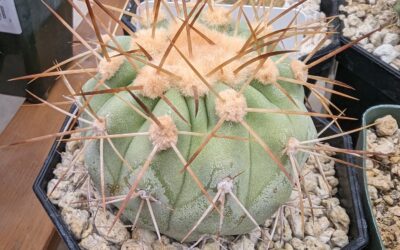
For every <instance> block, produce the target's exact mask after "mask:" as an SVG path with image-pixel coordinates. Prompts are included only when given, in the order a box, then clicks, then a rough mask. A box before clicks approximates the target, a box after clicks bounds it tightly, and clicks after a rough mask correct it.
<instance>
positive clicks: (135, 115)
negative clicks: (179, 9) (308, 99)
mask: <svg viewBox="0 0 400 250" xmlns="http://www.w3.org/2000/svg"><path fill="white" fill-rule="evenodd" d="M183 27H184V26H183V25H182V23H180V24H176V23H174V22H173V21H170V22H169V23H167V24H164V25H162V26H161V27H160V26H158V27H157V28H154V29H153V28H152V27H150V28H147V29H145V28H143V29H140V30H139V31H138V32H137V33H136V36H135V37H130V36H126V37H116V38H115V39H114V41H109V47H112V48H117V47H120V48H121V49H123V50H124V51H142V52H145V53H143V54H145V55H140V57H141V58H142V59H143V60H145V59H150V60H149V62H150V63H151V64H150V63H149V64H143V63H137V61H136V60H134V58H126V57H124V56H123V55H119V56H115V55H116V54H121V53H118V52H117V51H115V50H114V51H112V50H109V54H110V55H111V57H110V58H109V60H108V61H107V59H106V58H104V59H102V61H101V62H100V63H99V66H98V70H99V73H98V74H97V75H96V76H95V77H93V78H92V79H91V80H89V81H88V82H87V83H86V84H85V85H84V87H83V90H84V91H85V92H88V93H90V92H92V91H95V90H101V89H105V88H107V87H110V88H121V87H126V88H127V89H126V90H129V91H126V90H125V91H121V92H119V93H118V95H114V94H112V93H110V94H102V95H96V96H94V97H93V98H92V99H91V100H90V102H89V104H90V106H91V109H92V110H93V112H95V115H96V118H93V119H95V120H96V119H97V121H95V123H96V124H97V125H96V126H97V129H96V130H95V131H94V132H89V133H88V134H87V136H90V135H93V134H95V135H105V134H108V135H113V134H131V136H129V137H125V138H114V139H112V143H113V145H111V144H110V142H109V141H104V142H103V141H101V142H100V141H97V142H95V143H90V145H89V146H88V147H87V150H86V152H85V163H86V165H87V167H88V168H89V172H90V175H91V177H92V179H93V180H94V181H95V183H96V185H97V187H99V189H103V191H105V193H106V196H119V195H126V194H128V193H130V190H131V195H132V199H131V200H129V202H127V205H126V208H125V207H124V209H123V210H124V212H123V216H124V217H125V218H127V219H129V220H131V221H132V222H133V221H134V220H135V218H136V216H137V213H138V210H139V207H140V206H141V202H142V200H143V199H144V198H143V197H141V196H144V197H147V196H146V195H149V197H150V196H151V197H153V198H154V199H155V200H157V201H158V202H154V204H152V210H153V213H154V217H155V220H156V223H157V226H158V229H159V231H160V232H161V233H163V234H165V235H168V236H170V237H172V238H175V239H177V240H182V239H184V240H195V239H198V238H199V237H200V236H201V235H204V234H217V233H219V234H220V235H237V234H244V233H247V232H249V231H250V230H252V229H253V228H254V227H255V226H256V225H258V224H262V223H263V222H264V221H265V220H266V219H267V218H268V217H270V216H271V215H272V214H273V213H274V212H275V211H276V210H277V208H278V207H279V206H280V205H281V204H282V203H284V202H286V201H287V200H288V198H289V196H290V194H291V191H292V186H291V183H290V182H291V180H290V179H288V178H291V177H290V176H291V175H292V174H293V171H292V167H291V165H290V161H289V158H288V156H287V155H286V153H285V152H284V151H285V149H287V146H288V143H289V142H290V141H291V140H292V141H296V140H300V141H302V140H310V139H314V138H315V137H316V132H315V127H314V124H313V122H312V120H311V118H310V117H309V116H304V115H293V114H289V113H288V114H287V113H285V111H286V110H291V111H293V112H299V113H300V112H307V110H306V108H305V106H304V104H303V101H304V90H303V86H302V85H300V84H294V83H293V82H288V81H285V80H280V79H286V78H287V79H289V80H290V79H292V80H294V81H306V80H307V69H306V67H305V65H304V64H303V63H302V62H300V61H297V60H295V59H290V58H289V57H286V56H284V57H282V56H281V55H279V54H282V55H283V54H285V53H287V52H290V51H281V50H280V51H278V50H276V48H277V46H276V43H272V44H271V45H270V46H264V47H262V48H260V49H258V50H255V49H252V48H254V46H256V45H252V46H248V48H246V52H245V53H243V55H242V56H237V55H238V52H239V51H240V50H241V49H242V46H243V45H244V44H245V43H246V39H247V37H246V36H244V35H243V34H248V33H249V32H250V31H249V30H248V28H243V27H242V30H240V31H239V32H237V33H238V34H234V32H233V30H234V24H233V23H231V17H230V16H229V15H228V14H227V10H225V9H219V8H214V9H213V10H211V9H210V8H209V9H208V10H205V11H204V12H203V13H202V16H201V17H200V20H199V22H198V23H197V24H196V29H197V30H198V31H199V32H194V31H193V30H191V31H190V41H191V43H190V44H189V43H188V38H187V35H186V33H185V32H182V34H181V35H180V36H178V37H177V38H176V39H175V37H174V36H175V35H176V34H177V33H178V32H180V31H181V30H183V29H184V28H183ZM246 29H247V30H246ZM266 30H268V29H266ZM152 32H153V35H154V37H153V36H152ZM241 34H242V35H241ZM266 34H268V32H263V33H260V34H259V36H261V35H266ZM203 36H204V37H203ZM205 37H207V39H205ZM170 39H174V42H171V41H170ZM265 41H268V39H266V40H265ZM116 44H118V45H116ZM189 48H190V50H189ZM168 49H170V50H169V53H168V55H167V56H166V57H163V55H164V54H165V51H168ZM249 49H250V50H251V51H250V52H247V50H249ZM117 50H118V49H117ZM120 52H121V51H120ZM275 54H276V55H275ZM113 56H114V57H113ZM146 56H147V58H146ZM258 56H259V60H257V61H255V62H253V63H249V62H252V60H253V59H254V58H257V57H258ZM133 57H139V55H134V56H133ZM235 57H237V58H235ZM231 58H235V60H233V61H232V62H229V63H227V64H226V65H224V62H226V61H227V60H229V59H231ZM164 59H165V60H164ZM161 64H162V66H161V67H158V65H161ZM220 65H222V66H220ZM161 69H162V70H161ZM130 89H131V90H130ZM144 105H145V106H146V107H147V108H148V110H143V106H144ZM138 110H142V112H138ZM269 112H271V113H269ZM273 112H277V113H276V114H273ZM150 113H151V114H152V115H151V116H150V115H149V114H150ZM98 121H101V122H98ZM83 127H86V125H83ZM219 135H224V137H222V136H220V137H219ZM103 146H104V152H100V148H102V147H103ZM115 149H116V150H117V151H118V152H120V154H121V156H122V157H123V158H124V159H125V160H126V162H123V161H121V159H120V157H119V156H118V155H117V154H116V153H115ZM296 161H297V162H298V163H299V165H300V166H301V165H302V164H303V163H304V161H305V157H304V154H298V155H297V157H296ZM182 169H184V170H185V171H184V172H182ZM102 171H104V172H102ZM132 188H133V189H134V190H133V191H132ZM132 192H134V193H132ZM134 197H135V198H134ZM133 198H134V199H133ZM236 199H238V200H236ZM211 202H213V203H214V205H213V204H211ZM221 203H223V206H222V207H220V205H217V204H221ZM122 204H123V203H117V204H116V205H117V206H119V207H121V206H123V205H122ZM242 206H243V207H242ZM217 207H219V212H218V209H216V208H217ZM207 208H208V209H215V211H216V212H212V213H211V212H210V213H208V212H206V211H207ZM247 213H248V215H247ZM220 215H223V221H221V222H220V219H219V218H220ZM151 216H152V215H151V213H150V211H149V210H146V209H143V210H142V211H141V213H140V216H139V217H138V221H137V225H138V226H140V227H145V228H148V229H152V230H154V221H153V219H152V217H151ZM202 216H206V217H204V219H203V220H202V221H201V224H199V225H198V226H196V228H195V230H194V231H193V232H191V231H190V230H191V229H192V228H193V227H195V225H196V222H197V221H199V219H200V218H201V217H202ZM220 223H222V226H220ZM219 230H220V231H219ZM188 232H191V233H190V236H189V234H188ZM185 236H189V237H185Z"/></svg>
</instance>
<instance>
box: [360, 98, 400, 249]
mask: <svg viewBox="0 0 400 250" xmlns="http://www.w3.org/2000/svg"><path fill="white" fill-rule="evenodd" d="M385 115H392V116H393V118H394V119H396V120H397V122H398V123H400V105H389V104H384V105H377V106H373V107H371V108H369V109H367V110H366V111H365V112H364V114H363V116H362V126H363V127H364V126H366V125H369V124H371V123H373V122H374V121H375V120H376V119H378V118H380V117H383V116H385ZM357 149H360V150H367V130H366V129H363V130H362V131H361V132H360V136H359V137H358V142H357ZM361 161H362V162H361V163H360V165H361V166H362V169H358V170H357V171H358V179H359V182H360V183H361V185H362V187H363V188H362V189H361V192H362V193H361V197H362V200H361V202H362V205H363V207H364V211H365V218H366V220H367V224H368V236H369V243H368V245H367V247H366V249H373V250H376V249H385V247H384V245H383V241H382V237H381V235H380V231H379V228H378V224H377V223H376V220H375V216H374V215H373V213H372V202H371V199H370V197H369V193H368V182H367V175H366V171H364V170H365V167H366V160H365V159H362V160H361Z"/></svg>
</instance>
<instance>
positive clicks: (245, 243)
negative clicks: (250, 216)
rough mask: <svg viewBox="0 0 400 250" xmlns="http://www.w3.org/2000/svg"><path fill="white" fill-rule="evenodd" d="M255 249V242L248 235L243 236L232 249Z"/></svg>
mask: <svg viewBox="0 0 400 250" xmlns="http://www.w3.org/2000/svg"><path fill="white" fill-rule="evenodd" d="M242 249H254V243H253V242H252V241H251V240H250V239H249V238H247V237H245V236H242V237H241V238H240V240H239V241H238V242H236V243H235V244H233V245H232V250H242Z"/></svg>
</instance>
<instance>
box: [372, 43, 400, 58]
mask: <svg viewBox="0 0 400 250" xmlns="http://www.w3.org/2000/svg"><path fill="white" fill-rule="evenodd" d="M372 53H373V54H374V55H376V56H378V57H380V58H381V60H382V61H384V62H385V63H391V62H392V61H393V60H394V59H395V58H397V57H398V56H399V55H400V54H399V52H397V50H396V49H395V48H394V47H393V45H391V44H382V45H380V46H378V47H377V48H376V49H375V50H374V52H372Z"/></svg>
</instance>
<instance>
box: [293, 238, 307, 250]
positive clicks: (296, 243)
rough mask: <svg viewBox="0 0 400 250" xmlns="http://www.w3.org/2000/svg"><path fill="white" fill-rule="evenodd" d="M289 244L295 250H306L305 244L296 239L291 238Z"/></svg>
mask: <svg viewBox="0 0 400 250" xmlns="http://www.w3.org/2000/svg"><path fill="white" fill-rule="evenodd" d="M290 243H291V245H292V246H293V248H294V249H296V250H305V249H306V244H305V243H304V242H303V241H302V240H300V239H298V238H293V239H292V240H291V241H290Z"/></svg>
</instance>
